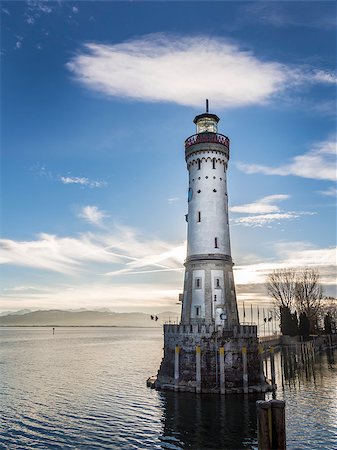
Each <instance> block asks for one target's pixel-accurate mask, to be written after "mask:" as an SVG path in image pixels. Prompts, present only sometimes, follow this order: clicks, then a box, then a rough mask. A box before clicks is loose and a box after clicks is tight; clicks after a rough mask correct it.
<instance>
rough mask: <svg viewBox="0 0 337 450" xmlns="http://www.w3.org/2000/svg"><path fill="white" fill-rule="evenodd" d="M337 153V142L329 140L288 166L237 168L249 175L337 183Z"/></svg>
mask: <svg viewBox="0 0 337 450" xmlns="http://www.w3.org/2000/svg"><path fill="white" fill-rule="evenodd" d="M336 151H337V145H336V140H327V141H323V142H320V143H317V144H315V145H313V146H312V148H311V150H310V151H309V152H307V153H304V154H302V155H298V156H295V157H294V158H292V159H291V160H290V162H289V163H288V164H284V165H281V166H278V167H271V166H264V165H259V164H245V163H237V167H238V169H239V170H242V171H243V172H245V173H248V174H254V173H262V174H264V175H280V176H288V175H294V176H298V177H302V178H312V179H316V180H330V181H335V180H336V179H337V170H336Z"/></svg>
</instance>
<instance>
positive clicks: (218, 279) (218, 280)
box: [215, 278, 220, 288]
mask: <svg viewBox="0 0 337 450" xmlns="http://www.w3.org/2000/svg"><path fill="white" fill-rule="evenodd" d="M215 285H216V287H217V288H218V287H220V278H216V281H215Z"/></svg>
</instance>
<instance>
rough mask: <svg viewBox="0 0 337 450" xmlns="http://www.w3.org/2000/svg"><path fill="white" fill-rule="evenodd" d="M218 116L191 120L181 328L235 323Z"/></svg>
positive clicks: (225, 144)
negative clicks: (192, 133) (193, 324)
mask: <svg viewBox="0 0 337 450" xmlns="http://www.w3.org/2000/svg"><path fill="white" fill-rule="evenodd" d="M219 120H220V119H219V117H218V116H216V115H215V114H210V113H209V112H208V101H207V100H206V112H205V113H204V114H200V115H198V116H196V117H195V119H194V123H195V124H196V134H194V135H193V136H191V137H189V138H188V139H186V141H185V159H186V163H187V169H188V173H189V188H188V214H187V216H186V220H187V222H188V232H187V258H186V261H185V267H186V271H185V282H184V294H183V304H182V317H181V321H182V323H186V324H187V323H206V324H210V323H215V325H217V326H221V327H223V328H224V329H226V330H230V329H233V327H234V326H235V325H238V324H239V317H238V310H237V303H236V295H235V285H234V279H233V262H232V257H231V248H230V238H229V223H228V196H227V165H228V160H229V139H228V137H227V136H224V135H222V134H219V133H218V122H219Z"/></svg>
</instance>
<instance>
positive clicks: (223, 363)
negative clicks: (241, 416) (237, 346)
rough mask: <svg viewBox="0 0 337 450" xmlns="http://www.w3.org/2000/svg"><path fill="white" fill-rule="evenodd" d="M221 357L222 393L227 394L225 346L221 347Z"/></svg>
mask: <svg viewBox="0 0 337 450" xmlns="http://www.w3.org/2000/svg"><path fill="white" fill-rule="evenodd" d="M219 358H220V394H226V386H225V348H224V347H220V348H219Z"/></svg>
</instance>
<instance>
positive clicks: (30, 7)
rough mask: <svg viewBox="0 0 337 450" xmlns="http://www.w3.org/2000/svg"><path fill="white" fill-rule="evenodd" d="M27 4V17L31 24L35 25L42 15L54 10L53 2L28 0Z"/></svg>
mask: <svg viewBox="0 0 337 450" xmlns="http://www.w3.org/2000/svg"><path fill="white" fill-rule="evenodd" d="M26 5H27V6H26V11H25V18H26V22H27V23H28V24H29V25H34V24H35V22H36V21H37V20H38V19H39V18H40V17H41V16H42V15H44V14H50V13H52V12H53V10H54V5H53V4H52V3H51V2H46V1H43V0H28V1H27V3H26Z"/></svg>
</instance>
